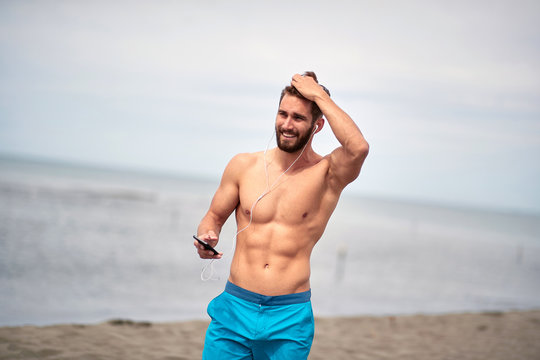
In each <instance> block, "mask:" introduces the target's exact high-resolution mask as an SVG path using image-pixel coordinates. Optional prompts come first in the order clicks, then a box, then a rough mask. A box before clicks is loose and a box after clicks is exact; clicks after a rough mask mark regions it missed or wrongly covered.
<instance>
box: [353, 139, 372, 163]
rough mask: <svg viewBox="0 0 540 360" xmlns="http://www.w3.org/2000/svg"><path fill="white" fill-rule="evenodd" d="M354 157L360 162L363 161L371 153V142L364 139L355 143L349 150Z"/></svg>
mask: <svg viewBox="0 0 540 360" xmlns="http://www.w3.org/2000/svg"><path fill="white" fill-rule="evenodd" d="M349 153H350V154H351V155H352V157H353V158H354V159H355V160H356V161H359V162H363V161H364V160H365V158H366V157H367V156H368V154H369V144H368V142H367V141H366V140H364V139H362V141H359V142H357V143H355V145H354V146H353V147H352V149H350V150H349Z"/></svg>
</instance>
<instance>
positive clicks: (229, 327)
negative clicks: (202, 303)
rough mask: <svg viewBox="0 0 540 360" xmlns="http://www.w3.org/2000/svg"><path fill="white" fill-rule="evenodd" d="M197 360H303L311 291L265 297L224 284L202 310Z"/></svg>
mask: <svg viewBox="0 0 540 360" xmlns="http://www.w3.org/2000/svg"><path fill="white" fill-rule="evenodd" d="M208 315H210V317H211V318H212V321H211V322H210V325H209V326H208V330H207V331H206V338H205V341H204V350H203V359H206V360H216V359H257V360H259V359H295V360H300V359H307V357H308V355H309V351H310V349H311V343H312V342H313V334H314V321H313V311H312V309H311V291H306V292H302V293H296V294H289V295H280V296H265V295H261V294H257V293H254V292H251V291H248V290H245V289H243V288H241V287H239V286H236V285H234V284H233V283H231V282H227V285H226V286H225V291H224V292H223V293H221V294H220V295H219V296H218V297H216V298H215V299H213V300H212V301H211V302H210V304H209V305H208Z"/></svg>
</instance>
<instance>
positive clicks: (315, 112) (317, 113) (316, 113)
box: [279, 71, 330, 122]
mask: <svg viewBox="0 0 540 360" xmlns="http://www.w3.org/2000/svg"><path fill="white" fill-rule="evenodd" d="M302 76H309V77H311V78H313V80H315V82H316V83H317V84H319V81H318V80H317V75H315V73H314V72H313V71H306V72H305V73H303V74H302ZM319 85H320V84H319ZM321 87H322V88H323V90H324V91H325V92H326V93H327V94H328V96H330V91H328V89H327V88H325V87H324V86H323V85H321ZM285 94H289V95H292V96H296V97H298V98H300V99H304V100H307V99H306V98H305V97H304V96H302V94H300V92H299V91H298V90H296V88H295V87H294V86H292V85H288V86H286V87H285V89H283V90H282V91H281V96H280V97H279V103H280V104H281V100H283V97H284V96H285ZM308 101H309V100H308ZM321 116H322V111H321V109H319V107H318V106H317V104H315V102H313V101H311V117H312V118H313V122H315V121H316V120H317V119H318V118H320V117H321Z"/></svg>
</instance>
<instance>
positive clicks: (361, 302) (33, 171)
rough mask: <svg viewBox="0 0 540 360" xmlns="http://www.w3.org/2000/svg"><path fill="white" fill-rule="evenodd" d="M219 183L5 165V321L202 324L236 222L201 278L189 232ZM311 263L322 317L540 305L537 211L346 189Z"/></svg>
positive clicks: (0, 187) (1, 226)
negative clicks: (417, 200)
mask: <svg viewBox="0 0 540 360" xmlns="http://www.w3.org/2000/svg"><path fill="white" fill-rule="evenodd" d="M218 180H219V179H214V180H208V179H200V178H197V177H193V176H180V175H170V174H158V173H145V172H137V171H131V170H118V169H107V168H99V167H91V166H81V165H74V164H66V163H55V162H47V161H41V160H40V161H38V160H29V159H21V158H15V157H7V156H4V157H0V326H19V325H37V326H43V325H52V324H66V323H70V324H78V323H80V324H88V323H90V324H91V323H99V322H103V321H107V320H110V319H131V320H134V321H151V322H176V321H186V320H196V319H208V315H207V314H206V307H207V304H208V302H209V301H210V300H211V299H212V298H213V297H215V296H216V295H218V294H219V293H220V292H222V291H223V288H224V286H225V282H226V280H227V277H228V266H229V264H230V259H231V255H232V254H231V252H232V249H233V247H234V235H235V223H234V219H233V218H232V217H231V219H230V220H229V221H228V222H227V223H226V224H225V226H224V229H223V232H222V234H221V240H220V243H219V244H218V246H217V248H218V250H220V251H222V252H224V253H225V256H224V258H223V259H222V260H218V261H214V262H213V263H212V265H211V266H209V267H207V268H206V271H205V273H203V274H202V272H203V269H204V268H205V266H206V265H208V264H209V262H208V260H202V259H199V258H198V256H197V254H196V252H195V249H194V247H193V238H192V235H193V234H195V232H196V229H197V226H198V224H199V221H200V219H201V218H202V216H203V215H204V214H205V212H206V210H207V208H208V206H209V204H210V201H211V198H212V195H213V193H214V192H215V190H216V188H217V185H218ZM357 181H361V178H360V179H359V180H357ZM311 266H312V267H311V287H312V302H313V309H314V314H315V316H318V317H329V316H356V315H375V316H379V315H380V316H383V315H385V316H386V315H403V314H441V313H456V312H486V311H488V312H493V311H495V312H499V311H507V310H528V309H538V308H540V215H539V214H527V213H511V212H504V211H493V210H482V209H472V208H467V207H456V206H443V205H437V204H429V203H415V202H409V201H403V200H395V199H394V200H393V199H388V198H377V197H370V196H359V195H355V194H352V193H348V192H345V193H344V194H343V195H342V198H341V200H340V203H339V204H338V207H337V209H336V211H335V212H334V214H333V216H332V218H331V219H330V223H329V224H328V226H327V229H326V231H325V234H324V235H323V237H322V238H321V240H320V241H319V243H318V244H317V245H316V247H315V249H314V251H313V254H312V264H311ZM211 269H212V274H211V276H209V274H210V270H211ZM201 274H202V275H203V276H202V277H203V278H205V277H211V279H210V280H207V281H203V280H202V279H201Z"/></svg>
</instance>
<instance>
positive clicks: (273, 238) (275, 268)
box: [229, 223, 320, 296]
mask: <svg viewBox="0 0 540 360" xmlns="http://www.w3.org/2000/svg"><path fill="white" fill-rule="evenodd" d="M251 227H252V228H251V229H248V230H246V231H245V232H244V233H241V234H239V235H238V239H237V244H236V251H235V254H234V257H233V260H232V264H231V273H230V277H229V281H231V282H232V283H233V284H235V285H238V286H240V287H242V288H244V289H247V290H249V291H253V292H256V293H259V294H263V295H268V296H276V295H285V294H293V293H298V292H303V291H307V290H309V289H310V283H309V277H310V272H311V270H310V256H311V251H312V249H313V247H314V245H315V243H316V242H317V240H318V238H319V237H320V235H318V236H315V237H314V236H313V234H308V233H309V232H306V231H305V229H303V228H304V227H305V226H295V227H294V228H293V227H290V226H280V225H276V223H272V224H271V225H270V224H266V225H260V224H252V225H251ZM249 230H251V231H249ZM299 234H304V235H299Z"/></svg>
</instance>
